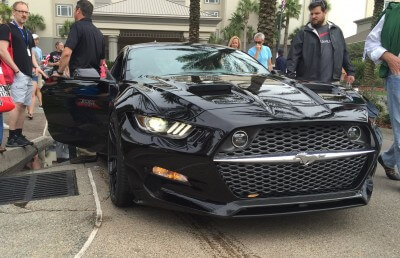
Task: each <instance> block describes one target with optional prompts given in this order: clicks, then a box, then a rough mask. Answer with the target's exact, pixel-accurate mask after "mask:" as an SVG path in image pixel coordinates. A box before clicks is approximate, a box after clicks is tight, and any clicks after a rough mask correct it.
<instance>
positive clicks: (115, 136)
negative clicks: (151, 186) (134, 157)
mask: <svg viewBox="0 0 400 258" xmlns="http://www.w3.org/2000/svg"><path fill="white" fill-rule="evenodd" d="M107 149H108V153H107V164H108V174H109V188H110V197H111V201H112V202H113V203H114V204H115V206H117V207H127V206H130V205H132V204H133V195H132V193H131V191H130V187H129V182H128V176H127V175H126V167H125V164H124V156H123V151H122V146H121V133H120V129H119V124H118V121H117V118H116V117H115V116H113V115H111V117H110V124H109V129H108V141H107Z"/></svg>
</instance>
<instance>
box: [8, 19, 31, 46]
mask: <svg viewBox="0 0 400 258" xmlns="http://www.w3.org/2000/svg"><path fill="white" fill-rule="evenodd" d="M12 24H14V25H15V26H16V27H17V28H18V30H19V32H21V34H22V37H23V38H24V41H25V44H26V46H27V47H28V32H27V31H25V33H24V30H23V29H21V28H20V27H19V26H18V24H17V23H16V22H15V21H12Z"/></svg>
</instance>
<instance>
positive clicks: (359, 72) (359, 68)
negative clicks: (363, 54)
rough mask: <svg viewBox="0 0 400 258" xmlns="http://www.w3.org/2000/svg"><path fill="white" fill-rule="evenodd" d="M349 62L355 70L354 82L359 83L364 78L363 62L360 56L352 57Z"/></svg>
mask: <svg viewBox="0 0 400 258" xmlns="http://www.w3.org/2000/svg"><path fill="white" fill-rule="evenodd" d="M351 63H352V65H353V66H354V69H355V70H356V81H355V82H354V84H355V85H361V84H362V82H363V79H364V69H365V63H364V62H363V61H362V60H361V58H357V59H354V60H353V61H352V62H351Z"/></svg>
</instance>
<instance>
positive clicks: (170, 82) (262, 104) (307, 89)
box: [135, 75, 365, 122]
mask: <svg viewBox="0 0 400 258" xmlns="http://www.w3.org/2000/svg"><path fill="white" fill-rule="evenodd" d="M135 88H137V89H139V90H140V91H141V92H142V93H143V94H145V95H147V96H148V98H149V99H150V100H152V101H153V103H154V105H155V106H157V113H160V114H163V115H165V116H166V117H171V118H175V119H176V118H177V116H176V113H175V111H174V109H175V108H178V109H179V110H181V111H182V109H183V110H185V109H186V111H187V112H185V114H186V117H185V119H188V120H190V119H192V118H193V117H196V116H197V115H199V114H200V113H203V112H206V113H208V115H212V116H216V117H220V118H221V119H224V120H226V119H227V120H236V119H240V117H243V116H248V117H254V118H255V119H258V118H260V117H261V118H264V119H266V120H298V119H321V118H326V117H330V116H331V117H332V116H334V115H335V112H337V111H339V110H342V111H343V110H349V108H348V106H349V105H352V106H354V105H358V104H363V102H360V100H359V99H357V98H353V97H352V96H351V95H349V94H347V93H346V92H345V91H342V90H340V89H339V88H338V87H336V86H332V85H320V84H312V83H309V84H299V83H297V82H296V81H294V80H290V79H287V78H285V77H279V76H232V75H220V76H171V77H161V78H160V77H157V78H146V79H144V80H142V81H140V82H138V84H137V85H136V87H135ZM346 106H347V108H345V107H346ZM353 108H354V107H353ZM358 112H360V110H359V111H358ZM361 113H362V115H361V117H362V119H361V120H364V118H365V114H364V113H365V112H361ZM188 114H189V115H188ZM342 116H343V114H342ZM352 116H353V118H352V119H354V114H353V115H352ZM229 117H230V118H229ZM358 119H359V120H360V118H358ZM355 120H357V118H356V119H355ZM258 122H259V121H258Z"/></svg>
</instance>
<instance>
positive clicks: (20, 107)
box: [0, 1, 47, 147]
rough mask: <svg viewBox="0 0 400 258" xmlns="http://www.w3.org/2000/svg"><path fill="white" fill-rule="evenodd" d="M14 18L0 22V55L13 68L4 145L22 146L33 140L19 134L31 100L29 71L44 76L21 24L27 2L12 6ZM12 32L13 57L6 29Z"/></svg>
mask: <svg viewBox="0 0 400 258" xmlns="http://www.w3.org/2000/svg"><path fill="white" fill-rule="evenodd" d="M12 9H13V10H12V13H13V16H14V20H13V21H12V22H11V23H8V24H4V25H2V26H0V58H1V60H2V61H3V62H5V63H6V64H7V65H8V66H10V68H11V69H12V70H13V71H14V73H15V75H14V82H13V84H12V85H11V97H12V98H13V101H14V103H15V108H14V109H13V110H12V111H10V119H9V125H10V131H9V133H10V135H9V137H8V141H7V144H6V146H7V147H23V146H26V145H31V144H33V143H32V142H31V141H29V140H27V139H26V138H25V136H23V135H22V128H23V125H24V120H25V109H26V107H27V106H30V105H31V102H32V92H33V89H34V88H33V85H32V72H34V73H35V74H36V75H38V74H39V73H41V74H42V75H43V76H44V77H45V78H46V77H47V76H46V75H45V74H44V73H43V71H42V70H41V69H40V68H39V64H38V63H37V62H36V58H35V56H34V55H32V47H34V46H35V43H34V41H33V38H32V34H31V33H30V32H29V31H27V30H26V29H25V28H24V24H25V22H26V21H27V19H28V16H29V9H28V5H27V4H26V3H25V2H22V1H17V2H15V3H14V4H13V6H12ZM10 32H11V38H12V44H11V45H12V48H13V56H14V59H13V58H12V57H11V56H10V54H9V53H8V51H7V48H8V46H9V45H10V42H9V33H10Z"/></svg>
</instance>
